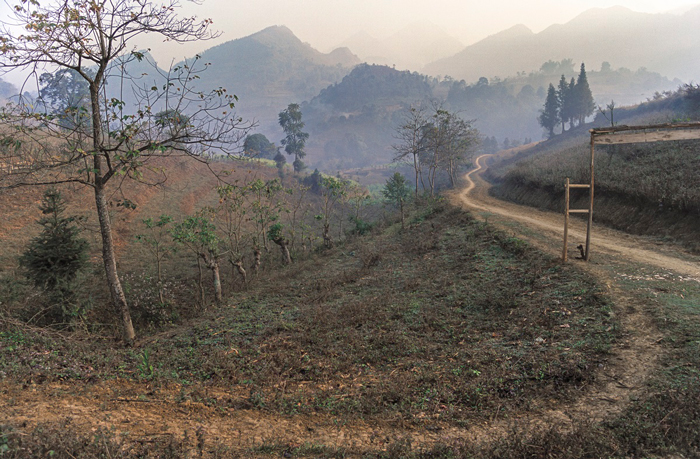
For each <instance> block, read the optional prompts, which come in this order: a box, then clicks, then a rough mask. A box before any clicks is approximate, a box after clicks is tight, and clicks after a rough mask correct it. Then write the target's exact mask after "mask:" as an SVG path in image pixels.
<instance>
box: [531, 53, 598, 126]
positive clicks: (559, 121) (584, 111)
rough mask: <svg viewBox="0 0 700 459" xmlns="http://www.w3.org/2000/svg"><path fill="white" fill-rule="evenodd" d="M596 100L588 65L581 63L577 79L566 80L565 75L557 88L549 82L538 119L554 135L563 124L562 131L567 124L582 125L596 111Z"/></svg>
mask: <svg viewBox="0 0 700 459" xmlns="http://www.w3.org/2000/svg"><path fill="white" fill-rule="evenodd" d="M595 107H596V105H595V101H594V100H593V94H592V93H591V88H590V86H589V84H588V77H587V76H586V66H585V64H581V71H580V73H579V75H578V78H577V79H574V78H573V77H572V78H571V81H570V82H567V81H566V77H565V76H564V75H562V76H561V79H560V80H559V85H558V87H557V88H555V87H554V85H553V84H551V83H550V84H549V88H548V90H547V98H546V99H545V102H544V108H543V109H542V110H541V111H540V116H539V118H538V121H539V123H540V126H542V127H543V128H545V129H546V130H547V132H548V134H549V137H553V136H554V130H555V128H556V127H557V126H559V125H561V130H562V132H565V131H566V125H567V123H568V124H569V127H570V128H573V127H574V126H575V125H582V124H583V123H584V122H585V120H586V118H587V117H588V116H590V115H592V114H593V112H594V111H595Z"/></svg>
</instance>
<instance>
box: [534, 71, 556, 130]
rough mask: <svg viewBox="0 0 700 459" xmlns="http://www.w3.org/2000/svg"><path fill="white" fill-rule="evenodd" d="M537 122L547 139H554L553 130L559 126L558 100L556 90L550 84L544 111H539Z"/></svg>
mask: <svg viewBox="0 0 700 459" xmlns="http://www.w3.org/2000/svg"><path fill="white" fill-rule="evenodd" d="M538 121H539V122H540V126H542V127H543V128H545V129H547V131H548V132H549V137H550V138H552V137H554V128H555V127H556V126H557V124H559V98H558V97H557V90H556V89H554V85H553V84H551V83H550V84H549V89H548V90H547V99H546V100H545V102H544V109H543V110H541V111H540V116H539V118H538Z"/></svg>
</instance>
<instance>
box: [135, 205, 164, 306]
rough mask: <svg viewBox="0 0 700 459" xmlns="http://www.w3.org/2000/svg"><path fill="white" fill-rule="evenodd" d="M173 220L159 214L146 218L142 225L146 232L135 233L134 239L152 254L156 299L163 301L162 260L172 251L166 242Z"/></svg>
mask: <svg viewBox="0 0 700 459" xmlns="http://www.w3.org/2000/svg"><path fill="white" fill-rule="evenodd" d="M172 222H173V217H171V216H170V215H165V214H163V215H161V216H160V217H158V219H157V220H154V219H152V218H150V217H149V218H146V219H145V220H143V225H144V226H145V227H146V232H144V233H141V234H137V235H136V240H138V241H139V242H142V243H143V244H144V245H145V246H146V249H147V250H148V251H149V252H150V253H151V255H153V258H154V259H155V262H156V278H157V279H158V301H160V304H164V303H165V297H164V295H163V261H164V260H165V258H166V257H167V256H168V255H169V254H170V253H172V251H173V247H172V246H171V245H169V244H168V234H169V228H168V227H169V225H170V224H171V223H172Z"/></svg>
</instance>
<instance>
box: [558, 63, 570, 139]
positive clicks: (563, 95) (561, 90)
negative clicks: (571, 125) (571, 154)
mask: <svg viewBox="0 0 700 459" xmlns="http://www.w3.org/2000/svg"><path fill="white" fill-rule="evenodd" d="M557 98H558V99H559V122H560V123H561V132H562V133H564V132H566V123H567V122H569V120H570V119H571V91H570V90H569V83H567V82H566V77H565V76H564V75H562V76H561V79H560V80H559V86H558V87H557Z"/></svg>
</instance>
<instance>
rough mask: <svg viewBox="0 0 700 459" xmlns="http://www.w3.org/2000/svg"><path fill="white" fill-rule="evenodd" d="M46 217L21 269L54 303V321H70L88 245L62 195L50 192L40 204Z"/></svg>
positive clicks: (32, 241)
mask: <svg viewBox="0 0 700 459" xmlns="http://www.w3.org/2000/svg"><path fill="white" fill-rule="evenodd" d="M39 209H40V210H41V213H42V214H43V217H41V218H40V219H39V221H38V223H39V225H41V227H42V231H41V234H39V236H37V237H35V238H34V239H32V240H31V241H30V242H29V245H28V246H27V249H26V250H25V252H24V253H23V254H22V256H21V257H20V259H19V262H20V266H22V267H23V268H24V269H25V270H26V275H27V278H28V279H29V280H31V281H32V282H33V283H34V285H35V286H36V287H38V288H41V289H44V290H45V291H46V292H47V293H48V295H49V301H51V303H53V305H52V306H53V307H52V308H51V309H52V310H53V311H52V312H53V315H54V317H55V318H57V319H58V318H60V319H67V318H70V317H72V316H74V315H75V308H73V307H71V305H72V303H73V300H74V294H75V292H74V282H75V279H76V277H77V275H78V273H79V272H80V270H82V269H83V268H85V266H86V265H87V259H88V255H87V251H88V243H87V241H86V240H85V239H82V238H81V237H80V228H78V227H77V226H75V223H74V222H75V221H76V219H77V217H66V216H64V212H65V210H66V205H65V202H64V201H63V198H62V197H61V194H60V193H59V192H58V191H57V190H55V189H50V190H47V191H46V192H45V193H44V198H43V200H42V202H41V204H40V205H39Z"/></svg>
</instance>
